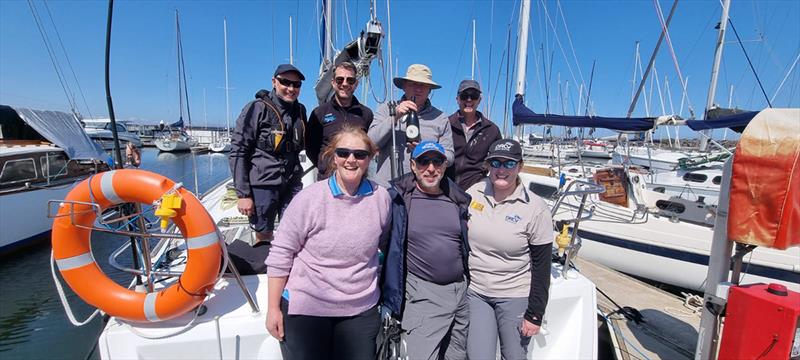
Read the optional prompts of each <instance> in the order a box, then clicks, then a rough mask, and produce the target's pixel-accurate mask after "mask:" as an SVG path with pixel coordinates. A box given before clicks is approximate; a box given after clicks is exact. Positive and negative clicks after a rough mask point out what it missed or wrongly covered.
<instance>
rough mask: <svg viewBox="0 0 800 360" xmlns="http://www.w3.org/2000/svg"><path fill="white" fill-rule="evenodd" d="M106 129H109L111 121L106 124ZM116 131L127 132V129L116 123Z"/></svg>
mask: <svg viewBox="0 0 800 360" xmlns="http://www.w3.org/2000/svg"><path fill="white" fill-rule="evenodd" d="M106 130H111V123H108V124H106ZM117 132H128V129H126V128H125V127H124V126H122V125H120V124H117Z"/></svg>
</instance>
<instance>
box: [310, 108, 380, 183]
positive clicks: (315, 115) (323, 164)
mask: <svg viewBox="0 0 800 360" xmlns="http://www.w3.org/2000/svg"><path fill="white" fill-rule="evenodd" d="M346 124H352V125H355V126H358V127H360V128H361V129H363V130H364V133H366V132H367V130H369V125H370V124H372V110H370V109H369V108H368V107H366V106H364V105H361V103H360V102H358V99H356V97H355V96H354V97H353V102H352V104H350V106H349V107H346V108H345V107H342V106H340V105H339V103H338V102H336V99H334V98H331V99H330V100H329V101H328V102H326V103H324V104H322V105H320V106H318V107H317V108H315V109H314V110H313V111H312V112H311V116H310V117H309V118H308V142H307V143H306V155H308V159H309V160H311V162H312V163H313V164H314V165H316V166H317V170H319V172H318V174H319V175H318V176H317V179H320V180H321V179H324V178H326V177H327V176H326V174H327V173H328V164H327V161H320V156H321V155H322V152H323V151H325V148H326V147H327V146H328V144H329V143H330V141H331V138H332V137H333V135H335V134H336V133H337V132H339V130H341V129H342V127H344V126H345V125H346ZM324 160H329V159H324Z"/></svg>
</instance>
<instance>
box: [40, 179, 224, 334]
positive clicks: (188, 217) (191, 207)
mask: <svg viewBox="0 0 800 360" xmlns="http://www.w3.org/2000/svg"><path fill="white" fill-rule="evenodd" d="M174 185H175V182H173V181H172V180H170V179H167V178H166V177H164V176H161V175H158V174H155V173H152V172H149V171H144V170H136V169H123V170H114V171H108V172H104V173H101V174H98V175H95V176H92V177H90V178H88V179H86V180H84V181H82V182H81V183H80V184H78V185H77V186H76V187H75V188H74V189H72V191H70V192H69V194H67V198H66V199H65V201H71V202H86V203H90V202H92V203H96V204H99V205H100V208H101V210H105V209H107V208H109V207H111V206H114V205H117V204H121V203H126V202H138V203H144V204H152V203H153V202H154V201H156V200H158V199H160V198H161V196H162V195H163V194H164V193H166V192H167V191H169V190H170V189H172V187H173V186H174ZM177 191H178V193H179V194H180V196H181V197H182V198H183V206H181V207H180V209H178V210H177V216H175V217H174V218H172V220H173V222H174V223H175V225H177V227H178V229H180V232H181V234H183V236H184V237H185V238H186V242H187V248H188V255H187V262H186V270H185V271H184V272H183V275H181V277H180V278H179V279H178V281H177V282H176V283H175V284H173V285H172V286H170V287H167V288H164V289H162V290H160V291H158V292H152V293H139V292H135V291H133V290H130V289H127V288H125V287H122V286H120V285H118V284H117V283H115V282H114V281H112V280H111V279H109V278H108V276H106V274H105V273H103V270H101V269H100V266H98V265H97V262H96V261H95V260H94V257H93V256H92V250H91V244H90V236H91V230H89V229H84V228H81V227H78V226H75V225H73V223H74V224H76V225H81V226H86V227H91V226H92V225H93V224H94V222H95V220H96V217H97V216H96V213H95V212H94V211H92V208H91V206H89V205H82V204H74V207H73V211H72V212H73V215H70V207H72V206H71V205H67V204H62V205H61V208H60V209H59V211H58V215H57V217H56V218H55V220H54V221H53V232H52V242H53V256H54V257H55V260H56V265H57V266H58V269H59V271H60V272H61V276H62V277H63V278H64V280H65V281H66V282H67V284H69V286H70V287H71V288H72V290H73V291H75V293H76V294H78V296H80V297H81V299H83V300H84V301H86V302H87V303H89V304H90V305H92V306H94V307H97V308H98V309H100V310H102V311H104V312H106V313H107V314H109V315H111V316H116V317H119V318H122V319H125V320H132V321H162V320H169V319H172V318H175V317H177V316H180V315H182V314H184V313H186V312H188V311H189V310H191V309H193V308H194V307H196V306H197V305H200V303H202V301H203V299H204V298H205V295H206V292H207V291H209V290H211V289H212V288H213V287H214V283H215V282H216V279H217V275H218V272H219V267H220V261H221V256H222V248H221V247H220V239H219V234H218V232H217V227H216V225H215V224H214V220H213V219H212V218H211V215H209V214H208V212H207V211H206V209H205V208H204V207H203V205H202V204H201V203H200V201H199V200H197V198H196V197H195V196H194V195H192V194H191V193H190V192H189V191H187V190H186V189H183V188H179V189H178V190H177Z"/></svg>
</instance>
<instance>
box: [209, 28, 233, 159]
mask: <svg viewBox="0 0 800 360" xmlns="http://www.w3.org/2000/svg"><path fill="white" fill-rule="evenodd" d="M222 29H223V33H224V39H225V40H224V42H225V137H222V138H220V139H217V140H216V141H214V142H212V143H211V144H210V145H208V148H209V150H211V151H213V152H228V151H231V99H230V96H229V94H228V19H227V18H223V19H222Z"/></svg>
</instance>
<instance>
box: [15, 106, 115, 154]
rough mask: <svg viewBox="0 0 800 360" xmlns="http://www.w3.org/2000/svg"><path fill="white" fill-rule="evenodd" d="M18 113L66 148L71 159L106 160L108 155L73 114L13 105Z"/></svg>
mask: <svg viewBox="0 0 800 360" xmlns="http://www.w3.org/2000/svg"><path fill="white" fill-rule="evenodd" d="M11 108H12V109H14V111H16V113H17V115H19V117H20V118H21V119H22V121H24V122H25V123H26V124H28V125H29V126H30V127H31V128H33V129H34V130H36V132H38V133H39V134H40V135H41V136H42V137H44V138H45V139H47V140H48V141H50V142H52V143H53V144H55V145H56V146H58V147H60V148H62V149H64V152H66V153H67V156H69V158H70V159H81V160H83V159H95V160H105V159H106V158H108V155H107V154H106V153H105V151H103V149H102V148H101V147H100V145H98V144H97V143H95V142H94V141H92V139H91V138H90V137H89V135H86V132H85V131H84V130H83V127H81V124H80V122H78V119H77V118H75V116H73V115H72V114H67V113H65V112H61V111H48V110H33V109H26V108H21V107H13V106H12V107H11Z"/></svg>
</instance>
